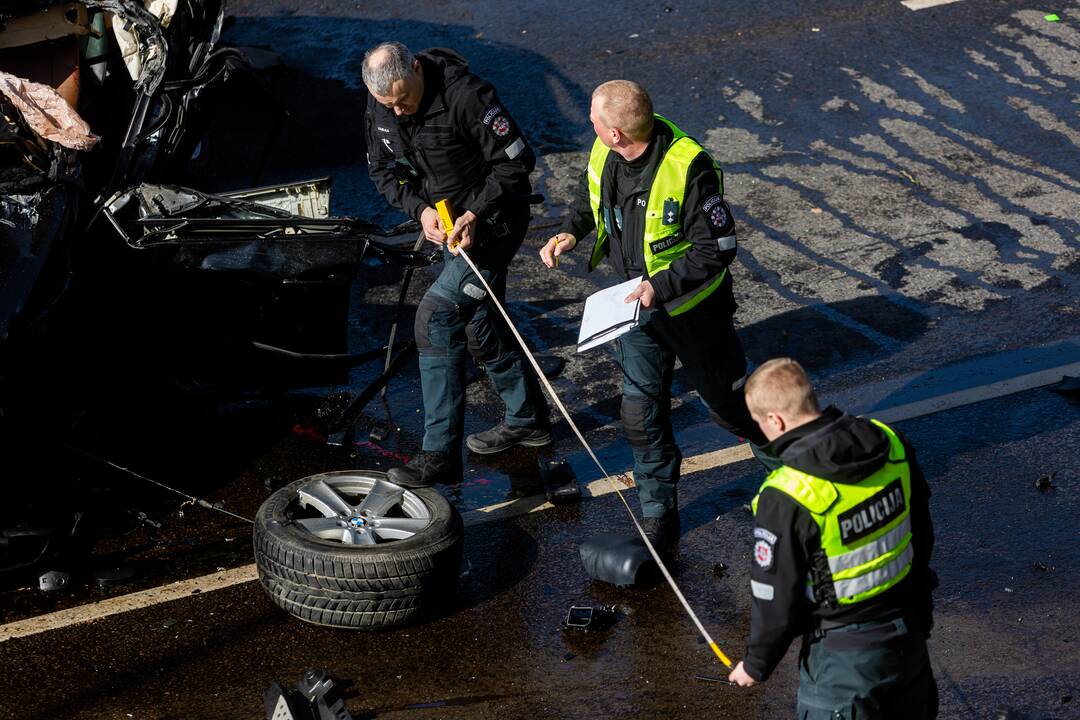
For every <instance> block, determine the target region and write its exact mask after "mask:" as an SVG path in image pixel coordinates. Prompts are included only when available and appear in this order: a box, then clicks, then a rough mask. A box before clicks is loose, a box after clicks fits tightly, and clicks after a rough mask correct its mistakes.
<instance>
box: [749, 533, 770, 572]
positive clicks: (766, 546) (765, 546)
mask: <svg viewBox="0 0 1080 720" xmlns="http://www.w3.org/2000/svg"><path fill="white" fill-rule="evenodd" d="M754 562H756V563H757V564H758V565H759V566H760V567H761V568H762V569H764V570H768V569H769V568H771V567H772V564H773V545H772V543H771V542H769V541H768V540H758V541H757V542H756V543H754Z"/></svg>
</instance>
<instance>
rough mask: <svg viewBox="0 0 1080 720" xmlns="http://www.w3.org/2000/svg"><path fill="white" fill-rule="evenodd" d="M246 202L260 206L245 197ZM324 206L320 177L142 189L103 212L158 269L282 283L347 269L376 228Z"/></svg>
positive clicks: (325, 190) (325, 191)
mask: <svg viewBox="0 0 1080 720" xmlns="http://www.w3.org/2000/svg"><path fill="white" fill-rule="evenodd" d="M253 197H261V198H262V199H263V201H260V202H254V201H252V200H249V199H245V198H253ZM282 206H284V207H290V206H292V207H294V208H295V209H296V210H298V211H300V212H305V213H309V214H304V215H301V214H298V213H293V212H290V211H289V210H285V209H282ZM328 206H329V180H325V179H324V180H321V181H314V182H306V183H299V184H296V185H284V186H278V187H275V188H266V189H262V190H248V191H241V192H238V193H230V194H222V195H214V194H210V193H204V192H200V191H198V190H192V189H189V188H181V187H176V186H162V185H152V184H144V185H140V186H138V187H136V188H133V189H131V190H129V191H127V192H124V193H121V194H119V195H118V196H116V197H115V198H114V199H112V200H110V201H109V202H108V203H106V204H105V205H104V207H103V212H104V214H105V217H107V218H108V219H109V221H110V222H111V223H112V224H113V227H114V228H115V229H116V230H117V232H118V233H119V234H120V236H121V237H122V238H123V239H124V241H125V242H126V243H127V244H128V245H129V246H130V247H131V248H132V249H134V250H138V251H140V252H142V253H145V254H146V255H147V256H151V257H152V258H153V260H154V261H156V262H158V263H161V264H164V265H171V266H176V267H183V268H189V269H192V270H196V269H197V270H217V271H245V272H248V273H251V274H253V275H261V276H265V277H269V278H278V279H289V278H295V277H299V276H302V275H311V274H317V273H329V272H335V271H338V272H340V271H346V270H349V269H351V268H355V267H356V265H357V263H358V262H359V261H360V258H361V256H362V255H363V252H364V249H365V246H366V244H367V241H368V239H369V234H370V233H372V232H374V231H376V228H374V227H373V226H371V225H370V224H368V223H363V222H360V221H357V220H352V219H350V218H331V217H328V216H327V215H328V213H325V210H328ZM317 215H321V217H320V216H317ZM147 259H148V260H149V259H150V258H147Z"/></svg>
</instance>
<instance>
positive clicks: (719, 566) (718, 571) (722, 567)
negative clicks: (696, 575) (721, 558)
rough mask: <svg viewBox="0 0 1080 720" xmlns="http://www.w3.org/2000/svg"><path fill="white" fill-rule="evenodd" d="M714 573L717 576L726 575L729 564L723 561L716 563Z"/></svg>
mask: <svg viewBox="0 0 1080 720" xmlns="http://www.w3.org/2000/svg"><path fill="white" fill-rule="evenodd" d="M712 574H713V575H715V576H716V577H724V575H725V574H727V564H726V563H722V562H718V563H716V564H715V565H713V568H712Z"/></svg>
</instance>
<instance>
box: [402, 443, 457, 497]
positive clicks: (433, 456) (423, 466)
mask: <svg viewBox="0 0 1080 720" xmlns="http://www.w3.org/2000/svg"><path fill="white" fill-rule="evenodd" d="M386 479H387V480H389V481H390V482H392V483H394V484H395V485H400V486H401V487H404V488H422V487H431V486H432V485H434V484H435V483H447V484H452V483H457V482H461V469H460V468H459V467H457V465H456V464H455V463H454V462H453V461H452V460H451V459H450V456H449V455H447V454H446V453H444V452H429V451H427V450H422V451H420V452H419V453H417V454H416V455H414V456H413V457H412V459H411V460H409V462H407V463H406V464H405V465H403V466H402V467H396V468H390V471H389V472H388V473H386Z"/></svg>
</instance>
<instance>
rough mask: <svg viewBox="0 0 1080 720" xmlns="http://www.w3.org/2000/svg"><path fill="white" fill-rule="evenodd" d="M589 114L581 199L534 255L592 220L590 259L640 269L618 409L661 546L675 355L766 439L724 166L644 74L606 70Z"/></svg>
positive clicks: (735, 427) (665, 530)
mask: <svg viewBox="0 0 1080 720" xmlns="http://www.w3.org/2000/svg"><path fill="white" fill-rule="evenodd" d="M589 117H590V119H591V120H592V124H593V129H594V130H595V131H596V140H595V142H594V143H593V147H592V151H591V153H590V156H589V164H588V167H587V168H586V171H585V173H584V174H583V177H582V182H581V186H580V190H579V192H578V196H577V199H576V200H575V202H574V204H573V207H572V208H571V212H570V216H569V218H568V219H567V221H566V224H565V225H564V227H563V228H562V232H560V233H558V234H557V235H555V236H554V237H552V238H551V239H550V240H548V242H547V244H546V245H545V246H544V247H543V249H541V251H540V258H541V260H542V261H543V262H544V264H546V265H547V266H548V267H554V265H555V260H556V258H557V257H558V256H559V255H561V254H562V253H564V252H567V251H569V250H572V249H573V248H574V246H575V245H577V243H578V241H579V240H581V239H583V238H584V237H585V236H586V235H588V234H589V233H590V232H592V231H594V230H595V231H596V241H595V243H594V244H593V249H592V254H591V257H590V261H589V269H590V270H591V269H593V268H595V267H596V265H597V264H598V263H599V262H600V261H601V260H603V259H604V258H605V257H607V258H608V259H609V260H610V261H611V263H612V265H613V266H614V269H615V271H616V273H617V274H619V275H620V276H622V278H623V279H626V280H630V279H633V278H637V277H641V278H642V282H641V284H640V285H638V286H637V289H636V290H634V291H633V293H631V295H630V296H629V297H628V298H627V301H631V300H633V299H637V298H640V299H641V306H642V311H641V315H640V323H639V326H638V327H636V328H635V329H633V330H632V331H630V332H629V333H627V334H625V335H623V336H622V337H620V338H619V339H618V340H617V341H616V342H615V343H614V345H613V346H612V354H613V356H614V358H615V360H616V361H617V362H618V363H619V365H620V366H621V367H622V370H623V394H622V407H621V412H620V414H621V416H622V421H623V426H624V428H625V431H626V437H627V439H628V440H629V441H630V444H631V446H632V447H633V451H634V481H635V483H636V484H637V487H638V496H639V499H640V501H641V509H642V515H643V516H644V521H645V522H644V524H643V527H644V529H645V532H646V535H648V537H649V539H650V541H652V543H653V545H655V546H657V547H658V548H659V549H661V550H667V549H670V548H671V547H672V546H673V545H674V544H675V543H676V542H677V541H678V537H679V514H678V497H677V493H676V486H677V483H678V481H679V465H680V463H681V461H682V455H681V453H680V451H679V447H678V445H676V443H675V435H674V432H673V430H672V426H671V382H672V372H673V371H674V369H675V360H676V359H678V360H680V361H681V362H682V365H683V369H684V371H685V373H686V375H687V379H688V380H689V381H690V384H691V385H692V386H693V387H694V388H695V389H696V390H697V391H698V393H699V394H700V396H701V399H702V400H703V401H704V402H705V404H706V405H707V406H708V408H709V410H710V411H711V414H712V416H713V418H714V419H715V420H716V421H717V422H718V423H719V424H720V425H721V426H722V427H724V428H726V429H728V430H730V431H731V432H732V433H734V434H736V435H738V436H740V437H744V438H747V439H749V440H750V441H751V442H753V443H764V442H765V438H764V436H762V435H761V432H760V431H759V430H758V428H757V426H756V425H755V424H754V422H753V421H752V420H751V419H750V415H749V413H748V412H747V410H746V403H745V402H744V401H743V390H742V387H743V383H744V382H745V381H746V357H745V356H744V355H743V348H742V344H741V343H740V342H739V337H738V335H736V334H735V327H734V324H733V322H732V316H733V315H734V312H735V300H734V296H733V294H732V289H731V273H730V272H729V271H728V265H729V264H730V263H731V261H732V260H734V258H735V250H736V247H735V222H734V220H733V219H732V215H731V208H729V207H728V205H727V202H725V200H724V183H723V173H722V172H721V170H720V168H719V166H718V165H717V164H716V162H715V161H714V160H713V159H712V158H711V157H710V156H709V154H708V153H707V152H706V151H705V150H704V149H703V148H702V147H701V145H700V144H698V142H697V141H696V140H694V139H693V138H692V137H690V136H688V135H686V133H684V132H682V131H681V130H680V129H679V128H678V127H676V126H675V125H674V124H673V123H672V122H670V121H669V120H667V119H665V118H663V117H661V116H660V115H656V114H654V113H653V105H652V100H651V99H650V98H649V94H648V93H647V92H645V90H644V88H642V87H641V86H640V85H638V84H637V83H634V82H631V81H629V80H612V81H610V82H606V83H604V84H603V85H601V86H600V87H598V88H596V90H595V92H594V93H593V98H592V107H591V109H590V113H589Z"/></svg>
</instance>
